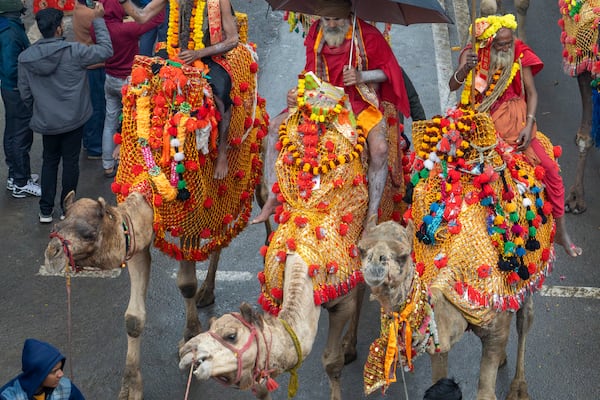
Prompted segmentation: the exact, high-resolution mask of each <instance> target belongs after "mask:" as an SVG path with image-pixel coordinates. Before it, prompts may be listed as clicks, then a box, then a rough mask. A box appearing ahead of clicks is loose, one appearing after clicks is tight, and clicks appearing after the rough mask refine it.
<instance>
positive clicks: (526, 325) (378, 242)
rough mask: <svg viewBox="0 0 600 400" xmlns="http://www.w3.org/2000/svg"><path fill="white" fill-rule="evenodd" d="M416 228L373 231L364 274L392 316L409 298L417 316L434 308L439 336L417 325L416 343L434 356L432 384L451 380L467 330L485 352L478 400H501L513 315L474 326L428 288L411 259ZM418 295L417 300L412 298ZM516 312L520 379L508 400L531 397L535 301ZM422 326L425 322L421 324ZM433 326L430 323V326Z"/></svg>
mask: <svg viewBox="0 0 600 400" xmlns="http://www.w3.org/2000/svg"><path fill="white" fill-rule="evenodd" d="M414 238H415V227H414V225H413V223H412V221H411V222H409V223H408V225H407V227H403V226H401V225H400V224H398V223H396V222H394V221H388V222H384V223H382V224H380V225H378V226H376V227H375V228H373V229H372V230H371V231H370V232H369V233H368V234H367V235H365V237H364V238H363V240H361V242H359V249H360V251H361V257H362V260H363V276H364V278H365V282H366V284H367V285H368V286H369V288H370V290H371V293H372V297H373V298H374V299H376V300H377V301H379V303H380V304H381V306H382V308H383V309H384V310H385V311H386V312H388V313H391V312H393V311H394V310H397V309H398V307H400V306H401V305H403V304H406V303H405V302H406V301H407V300H410V299H415V298H416V300H417V301H418V304H419V306H420V307H419V306H418V307H419V308H417V309H415V310H414V311H413V315H419V314H421V313H422V312H423V309H422V306H424V305H425V304H426V305H427V306H430V308H431V309H433V310H435V312H431V314H432V316H433V315H434V318H435V326H436V327H437V337H436V338H435V340H430V336H431V332H430V331H429V329H428V330H427V332H425V331H424V330H422V329H421V330H420V329H418V325H417V327H414V326H413V328H412V329H413V334H412V342H413V348H415V346H419V345H421V346H423V345H426V346H427V347H426V351H427V352H428V353H429V355H430V358H431V369H432V376H431V378H432V382H433V383H435V382H437V381H438V380H439V379H441V378H444V377H447V376H448V352H449V351H450V349H451V348H452V346H453V345H454V344H456V343H458V341H459V340H460V339H461V337H462V335H463V334H464V332H465V331H467V330H468V329H469V330H471V331H472V332H473V333H475V335H477V336H478V337H479V338H480V339H481V344H482V351H481V354H482V355H481V361H480V372H479V388H478V391H477V399H478V400H496V394H495V393H496V392H495V390H496V376H497V371H498V368H499V367H500V366H502V365H504V364H505V363H506V344H507V342H508V338H509V335H510V323H511V320H512V314H513V313H512V312H510V311H503V312H498V313H497V315H496V316H495V317H494V318H493V320H492V321H491V322H490V323H488V324H486V325H475V324H472V323H470V322H469V321H468V319H467V318H465V314H464V313H463V312H462V311H461V310H460V309H459V308H457V307H456V306H455V305H454V304H453V303H452V302H451V301H449V300H448V299H447V298H446V296H445V295H444V292H443V291H442V290H440V289H439V288H438V287H436V286H435V285H433V286H431V287H430V295H429V298H428V296H427V288H426V285H425V283H424V282H423V281H422V280H421V278H420V276H419V274H417V273H416V272H415V265H414V263H413V261H412V258H411V253H412V251H413V240H414ZM413 295H416V297H412V296H413ZM516 314H517V334H518V349H517V363H516V372H515V377H514V379H513V381H512V383H511V387H510V391H509V394H508V396H507V399H509V400H525V399H529V396H528V394H527V382H526V381H525V340H526V337H527V333H528V331H529V329H530V327H531V324H532V323H533V300H532V297H531V296H527V297H526V299H525V300H524V302H523V305H522V307H521V308H520V309H519V310H518V311H517V312H516ZM418 322H419V323H420V322H421V321H418ZM430 326H431V325H430Z"/></svg>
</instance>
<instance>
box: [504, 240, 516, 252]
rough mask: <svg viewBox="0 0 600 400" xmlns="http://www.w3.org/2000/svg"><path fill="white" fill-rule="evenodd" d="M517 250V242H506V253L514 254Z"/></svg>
mask: <svg viewBox="0 0 600 400" xmlns="http://www.w3.org/2000/svg"><path fill="white" fill-rule="evenodd" d="M514 252H515V244H514V243H513V242H506V243H504V254H512V253H514Z"/></svg>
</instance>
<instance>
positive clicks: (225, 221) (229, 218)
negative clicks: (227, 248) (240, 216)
mask: <svg viewBox="0 0 600 400" xmlns="http://www.w3.org/2000/svg"><path fill="white" fill-rule="evenodd" d="M232 221H233V215H231V214H227V215H226V216H224V217H223V225H229V224H230V223H231V222H232Z"/></svg>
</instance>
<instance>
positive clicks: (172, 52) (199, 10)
mask: <svg viewBox="0 0 600 400" xmlns="http://www.w3.org/2000/svg"><path fill="white" fill-rule="evenodd" d="M169 7H170V8H169V27H168V29H167V54H169V58H171V59H173V58H175V57H176V56H177V54H179V51H180V47H181V45H180V43H179V1H178V0H169ZM205 8H206V0H199V1H195V2H194V6H193V8H192V18H191V20H190V27H191V30H192V32H190V33H191V35H190V43H188V46H187V47H188V48H191V49H193V50H200V49H202V48H204V43H203V39H204V32H203V31H202V26H203V25H204V9H205Z"/></svg>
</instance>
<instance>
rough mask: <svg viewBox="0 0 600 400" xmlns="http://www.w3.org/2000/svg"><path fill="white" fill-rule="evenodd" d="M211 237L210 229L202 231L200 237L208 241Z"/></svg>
mask: <svg viewBox="0 0 600 400" xmlns="http://www.w3.org/2000/svg"><path fill="white" fill-rule="evenodd" d="M210 235H211V232H210V229H208V228H204V229H202V230H201V231H200V237H201V238H202V239H208V238H209V237H210Z"/></svg>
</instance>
